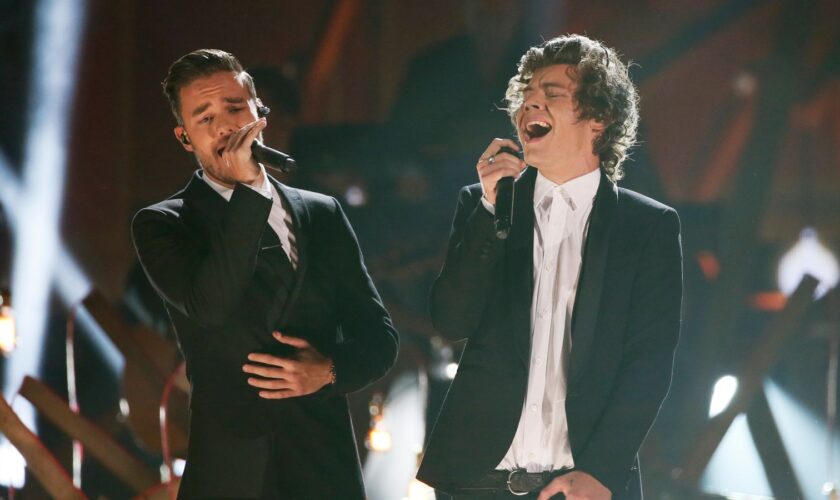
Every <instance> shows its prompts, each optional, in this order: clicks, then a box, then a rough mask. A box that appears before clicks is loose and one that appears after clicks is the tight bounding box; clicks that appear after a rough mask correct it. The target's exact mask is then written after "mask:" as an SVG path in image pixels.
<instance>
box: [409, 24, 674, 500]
mask: <svg viewBox="0 0 840 500" xmlns="http://www.w3.org/2000/svg"><path fill="white" fill-rule="evenodd" d="M506 98H507V101H508V112H509V114H510V116H511V119H512V121H513V124H514V126H515V128H516V131H517V134H518V136H519V140H520V142H521V143H522V145H523V147H522V148H521V149H523V150H524V161H523V160H521V159H520V158H518V157H517V156H516V155H515V154H512V153H514V152H516V151H520V147H519V145H518V144H516V143H515V142H514V141H511V140H508V139H496V140H494V141H492V142H491V144H490V145H489V146H488V147H487V149H486V150H485V151H484V153H483V154H482V155H481V157H480V158H479V160H478V162H477V165H476V169H477V172H478V177H479V180H480V182H479V183H478V184H475V185H472V186H467V187H465V188H463V189H462V190H461V192H460V195H459V198H458V205H457V208H456V211H455V217H454V222H453V224H452V231H451V234H450V241H449V249H448V252H447V255H446V261H445V263H444V266H443V269H442V270H441V273H440V275H439V277H438V278H437V280H436V282H435V284H434V287H433V289H432V298H431V312H432V320H433V322H434V325H435V327H436V328H437V329H438V331H440V332H441V333H442V334H443V335H444V336H446V337H447V338H449V339H451V340H460V339H467V345H466V348H465V350H464V354H463V356H462V358H461V361H460V364H459V368H458V374H457V377H456V378H455V380H454V382H453V383H452V386H451V388H450V390H449V393H448V395H447V398H446V402H445V403H444V407H443V410H442V411H441V414H440V416H439V417H438V420H437V422H436V424H435V428H434V431H433V433H432V436H431V438H430V442H429V444H428V447H427V450H426V452H425V457H424V460H423V463H422V465H421V467H420V471H419V473H418V477H419V478H420V479H421V480H423V481H425V482H427V483H429V484H431V485H433V486H435V487H436V488H438V489H439V490H442V491H445V492H447V493H450V494H453V495H455V498H457V499H462V498H464V499H491V498H492V499H501V498H511V499H512V498H532V499H533V498H538V499H539V500H546V499H548V498H552V496H554V495H557V496H554V498H563V495H565V498H567V499H570V500H580V499H586V500H605V499H609V498H614V499H627V498H630V499H636V498H641V494H642V493H641V482H640V475H639V468H638V457H637V452H638V450H639V447H640V446H641V444H642V441H643V440H644V438H645V435H646V434H647V432H648V430H649V429H650V427H651V425H652V424H653V421H654V418H655V417H656V414H657V412H658V410H659V407H660V405H661V403H662V401H663V399H664V398H665V395H666V394H667V391H668V387H669V385H670V380H671V371H672V365H673V354H674V349H675V347H676V344H677V338H678V336H679V329H680V308H681V300H682V255H681V247H680V229H679V218H678V217H677V214H676V212H675V211H674V210H673V209H671V208H669V207H666V206H665V205H662V204H661V203H658V202H656V201H654V200H651V199H650V198H646V197H644V196H642V195H639V194H637V193H634V192H632V191H628V190H625V189H622V188H619V187H617V186H616V184H615V182H616V181H618V180H619V179H620V178H621V177H622V170H621V162H622V160H623V159H624V158H625V156H626V153H627V149H628V148H629V147H630V146H632V145H633V143H634V141H635V134H636V127H637V122H638V104H637V103H638V97H637V93H636V89H635V88H634V86H633V84H632V82H631V81H630V79H629V75H628V71H627V67H626V66H625V65H624V64H623V63H622V62H621V61H620V60H619V58H618V56H617V55H616V54H615V52H614V51H613V50H612V49H610V48H607V47H606V46H604V45H603V44H601V43H599V42H597V41H594V40H591V39H589V38H586V37H584V36H579V35H569V36H563V37H559V38H555V39H552V40H548V41H546V42H544V43H543V44H541V45H539V46H537V47H532V48H531V49H529V50H528V52H527V53H526V54H525V55H524V56H523V57H522V59H521V61H520V64H519V67H518V74H517V75H516V76H514V77H513V78H512V79H511V80H510V83H509V86H508V90H507V93H506ZM503 148H507V150H506V149H503ZM526 165H529V166H528V167H526ZM508 176H511V177H516V178H517V180H516V182H515V185H514V200H515V205H514V214H513V225H512V229H511V231H510V235H509V237H508V238H507V239H504V240H503V239H498V238H497V237H496V233H495V230H494V220H493V219H494V216H493V213H494V211H495V200H496V184H497V182H498V181H499V179H500V178H502V177H508ZM518 495H523V496H522V497H520V496H518Z"/></svg>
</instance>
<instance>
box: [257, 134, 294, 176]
mask: <svg viewBox="0 0 840 500" xmlns="http://www.w3.org/2000/svg"><path fill="white" fill-rule="evenodd" d="M251 154H253V155H254V159H255V160H257V162H259V163H262V164H263V165H265V166H267V167H270V168H274V169H276V170H280V171H281V172H287V173H289V172H294V171H295V170H297V162H295V160H294V159H293V158H292V157H291V156H289V155H287V154H286V153H283V152H280V151H277V150H276V149H272V148H270V147H268V146H266V145H265V144H263V143H262V142H260V141H258V140H256V139H255V140H254V142H253V143H251Z"/></svg>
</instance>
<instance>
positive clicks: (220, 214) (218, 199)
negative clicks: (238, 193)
mask: <svg viewBox="0 0 840 500" xmlns="http://www.w3.org/2000/svg"><path fill="white" fill-rule="evenodd" d="M201 175H202V174H201V170H196V171H195V173H194V174H193V176H192V178H191V179H190V182H189V183H187V186H186V187H185V188H184V189H183V191H182V192H181V193H176V194H175V195H173V196H172V197H173V198H177V197H180V196H183V198H184V202H185V203H191V204H192V205H193V208H194V209H195V210H196V211H197V212H198V213H199V214H201V216H200V218H199V220H200V221H201V222H202V223H204V224H206V225H207V229H208V230H209V229H211V228H213V229H215V228H218V227H219V226H220V225H221V224H222V220H223V218H224V214H225V208H226V207H227V201H225V199H224V198H223V197H222V195H220V194H219V193H217V192H216V191H214V190H213V188H211V187H210V186H209V185H208V184H207V182H205V181H204V179H203V178H202V177H201Z"/></svg>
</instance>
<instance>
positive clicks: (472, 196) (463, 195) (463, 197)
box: [458, 183, 484, 205]
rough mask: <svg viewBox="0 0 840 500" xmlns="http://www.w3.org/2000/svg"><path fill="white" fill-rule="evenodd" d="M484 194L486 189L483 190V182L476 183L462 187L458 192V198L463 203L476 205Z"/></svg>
mask: <svg viewBox="0 0 840 500" xmlns="http://www.w3.org/2000/svg"><path fill="white" fill-rule="evenodd" d="M483 195H484V191H482V188H481V184H479V183H475V184H470V185H469V186H464V187H462V188H461V190H460V191H459V192H458V200H459V201H460V202H461V203H465V204H466V203H471V204H473V205H476V204H478V202H479V201H481V197H482V196H483Z"/></svg>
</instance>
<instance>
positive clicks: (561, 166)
mask: <svg viewBox="0 0 840 500" xmlns="http://www.w3.org/2000/svg"><path fill="white" fill-rule="evenodd" d="M598 163H599V162H598V157H597V156H592V157H591V158H588V159H586V160H584V161H576V162H561V163H555V164H552V165H546V166H542V167H540V166H538V167H537V170H539V171H540V173H541V174H542V175H543V177H545V178H546V179H548V180H550V181H551V182H553V183H555V184H563V183H564V182H568V181H570V180H572V179H576V178H578V177H581V176H583V175H586V174H588V173H590V172H592V171H593V170H597V169H598V168H599V166H598Z"/></svg>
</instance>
